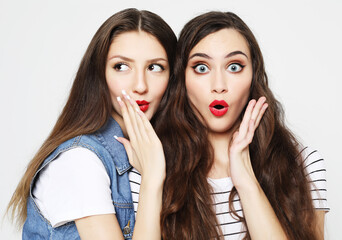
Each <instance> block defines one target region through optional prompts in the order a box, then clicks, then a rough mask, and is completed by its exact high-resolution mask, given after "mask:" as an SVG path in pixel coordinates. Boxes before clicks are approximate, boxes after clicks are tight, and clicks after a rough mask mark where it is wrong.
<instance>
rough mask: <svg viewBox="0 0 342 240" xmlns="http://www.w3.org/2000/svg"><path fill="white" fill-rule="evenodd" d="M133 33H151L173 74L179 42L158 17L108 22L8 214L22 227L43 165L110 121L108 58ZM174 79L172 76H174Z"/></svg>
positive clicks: (136, 15)
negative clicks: (58, 150) (65, 146)
mask: <svg viewBox="0 0 342 240" xmlns="http://www.w3.org/2000/svg"><path fill="white" fill-rule="evenodd" d="M129 31H144V32H147V33H149V34H151V35H153V36H154V37H156V39H157V40H158V41H159V42H160V43H161V45H162V46H163V47H164V49H165V51H166V54H167V57H168V61H169V66H170V72H171V73H172V72H173V62H174V52H175V48H176V43H177V38H176V36H175V34H174V33H173V31H172V29H171V28H170V26H169V25H168V24H167V23H166V22H165V21H164V20H163V19H162V18H160V17H159V16H158V15H156V14H154V13H152V12H149V11H139V10H137V9H133V8H130V9H125V10H122V11H120V12H118V13H116V14H114V15H113V16H111V17H110V18H108V19H107V20H106V21H105V22H104V23H103V24H102V26H101V27H100V28H99V29H98V31H97V32H96V33H95V35H94V37H93V39H92V40H91V42H90V44H89V46H88V49H87V50H86V52H85V54H84V56H83V59H82V61H81V63H80V66H79V69H78V71H77V74H76V77H75V80H74V83H73V86H72V88H71V92H70V95H69V98H68V101H67V103H66V105H65V107H64V109H63V111H62V113H61V114H60V116H59V118H58V120H57V123H56V125H55V126H54V128H53V130H52V132H51V133H50V135H49V137H48V138H47V139H46V141H45V142H44V143H43V145H42V146H41V148H40V149H39V151H38V152H37V154H36V155H35V156H34V158H33V159H32V160H31V162H30V163H29V165H28V167H27V170H26V172H25V174H24V176H23V177H22V179H21V181H20V183H19V185H18V186H17V188H16V190H15V192H14V194H13V196H12V198H11V201H10V203H9V205H8V208H7V211H9V210H10V209H11V210H12V212H11V213H12V217H13V218H14V217H17V222H18V224H19V225H21V224H23V222H24V221H25V219H26V216H27V212H26V211H27V206H26V204H27V199H28V196H29V191H30V184H31V181H32V178H33V176H34V174H35V173H36V171H37V170H38V168H39V166H40V165H41V164H42V162H43V161H44V160H45V159H46V158H47V157H48V156H49V155H50V154H51V153H52V152H53V151H54V150H55V149H56V148H57V147H58V146H59V145H60V144H61V143H63V142H64V141H66V140H68V139H70V138H73V137H75V136H78V135H82V134H90V133H94V132H95V131H97V130H99V129H100V128H101V127H102V126H103V125H104V124H105V123H106V122H107V120H108V118H109V117H110V114H111V111H112V103H111V98H110V94H109V90H108V86H107V84H106V79H105V66H106V61H107V54H108V51H109V47H110V44H111V43H112V41H113V39H114V38H115V37H116V36H118V35H119V34H121V33H124V32H129ZM170 78H172V76H170Z"/></svg>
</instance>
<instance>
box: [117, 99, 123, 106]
mask: <svg viewBox="0 0 342 240" xmlns="http://www.w3.org/2000/svg"><path fill="white" fill-rule="evenodd" d="M116 99H117V100H118V102H119V105H120V106H121V107H122V104H123V103H122V100H121V97H116Z"/></svg>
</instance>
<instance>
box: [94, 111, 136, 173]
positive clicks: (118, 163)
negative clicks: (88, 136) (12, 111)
mask: <svg viewBox="0 0 342 240" xmlns="http://www.w3.org/2000/svg"><path fill="white" fill-rule="evenodd" d="M98 133H99V135H102V138H101V137H100V141H101V143H102V144H103V146H104V147H105V148H106V149H107V150H108V151H109V153H110V154H111V156H112V158H113V160H114V164H115V167H116V170H117V172H118V173H119V175H122V174H124V173H125V172H126V171H127V170H129V169H130V168H131V167H132V166H131V165H130V164H129V161H128V157H127V154H126V150H125V147H124V146H123V145H122V144H121V143H120V142H118V141H117V140H115V138H114V135H116V136H118V137H124V135H123V133H122V130H121V127H120V125H119V124H118V123H117V122H116V121H115V120H114V118H112V117H110V118H109V119H108V121H107V123H106V124H105V125H104V127H102V128H101V129H100V131H99V132H98Z"/></svg>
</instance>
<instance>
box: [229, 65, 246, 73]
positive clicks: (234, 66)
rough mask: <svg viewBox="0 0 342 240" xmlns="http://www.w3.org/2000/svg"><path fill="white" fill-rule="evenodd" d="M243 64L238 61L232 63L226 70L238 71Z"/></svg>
mask: <svg viewBox="0 0 342 240" xmlns="http://www.w3.org/2000/svg"><path fill="white" fill-rule="evenodd" d="M243 67H244V66H242V65H241V64H238V63H232V64H230V65H229V66H228V71H230V72H233V73H236V72H240V71H241V70H242V69H243Z"/></svg>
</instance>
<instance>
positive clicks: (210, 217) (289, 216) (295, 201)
mask: <svg viewBox="0 0 342 240" xmlns="http://www.w3.org/2000/svg"><path fill="white" fill-rule="evenodd" d="M225 28H230V29H235V30H236V31H238V32H239V33H240V34H241V35H242V36H243V37H244V38H245V40H246V41H247V44H248V46H249V50H250V52H251V58H252V65H253V79H252V84H251V87H250V96H249V98H250V99H258V98H259V97H261V96H265V97H266V98H267V102H268V105H269V107H268V110H267V111H266V113H265V115H264V116H263V119H262V121H261V123H260V125H259V127H258V129H257V130H256V132H255V136H254V139H253V142H252V143H251V144H250V146H249V149H250V157H251V161H252V166H253V169H254V173H255V175H256V177H257V179H258V181H259V183H260V185H261V187H262V189H263V191H264V192H265V194H266V196H267V198H268V200H269V202H270V203H271V205H272V207H273V209H274V211H275V213H276V215H277V217H278V219H279V221H280V223H281V225H282V227H283V229H284V231H285V232H286V234H287V236H288V237H289V238H290V239H316V236H315V229H314V227H315V224H313V223H314V220H315V216H314V209H313V204H312V199H311V194H310V188H309V183H308V181H307V178H306V175H305V171H304V168H303V165H302V163H303V159H302V156H301V154H300V152H299V143H298V142H297V140H296V138H295V137H294V135H293V134H292V133H291V132H290V131H289V130H288V129H287V128H286V126H285V124H284V117H283V109H282V107H281V105H280V103H279V102H278V101H277V100H276V99H275V97H274V95H273V94H272V92H271V90H270V89H269V87H268V79H267V75H266V73H265V68H264V61H263V57H262V54H261V51H260V48H259V46H258V43H257V41H256V39H255V37H254V35H253V33H252V32H251V30H250V29H249V28H248V26H247V25H246V24H245V23H244V22H243V21H242V20H241V19H240V18H239V17H238V16H236V15H235V14H233V13H230V12H227V13H223V12H209V13H206V14H203V15H200V16H198V17H196V18H194V19H192V20H191V21H190V22H188V23H187V24H186V25H185V26H184V28H183V30H182V31H181V34H180V37H179V40H178V46H177V52H176V63H175V77H176V81H174V82H172V83H171V84H170V85H169V89H168V90H167V94H168V96H169V99H168V102H166V103H165V104H166V106H165V107H164V111H163V112H162V113H161V115H160V116H159V119H158V122H157V123H156V131H157V133H158V135H159V137H160V139H161V141H162V143H163V146H164V151H165V155H166V161H167V165H166V166H167V176H166V180H165V185H164V195H163V208H162V213H161V225H162V237H163V239H211V238H215V239H220V238H221V231H220V230H219V229H218V227H217V226H218V222H217V219H216V215H215V212H214V209H213V208H212V206H213V205H212V203H213V199H212V195H210V193H212V189H211V187H210V186H209V183H208V181H207V176H208V173H209V170H210V169H211V167H212V165H213V149H212V147H211V145H210V143H209V141H208V129H207V127H206V126H205V125H203V124H202V122H203V121H201V120H200V119H198V117H197V115H196V113H195V112H194V110H193V108H192V107H190V101H189V99H188V97H187V92H186V87H185V68H186V66H187V62H188V57H189V53H190V51H191V50H192V49H193V48H194V47H195V46H196V44H197V43H198V42H199V41H201V39H203V38H204V37H206V36H207V35H209V34H211V33H214V32H217V31H219V30H221V29H225ZM243 114H244V111H243V112H242V113H241V116H240V119H242V116H243ZM236 195H237V191H236V189H235V188H233V190H232V192H231V194H230V197H229V202H230V204H229V208H230V209H231V210H232V211H233V214H234V216H235V217H236V218H239V219H240V220H241V221H242V223H243V224H244V225H245V226H246V228H247V225H246V221H245V219H244V218H243V217H239V216H238V214H237V213H236V212H235V209H234V208H233V204H232V203H233V201H232V200H233V198H234V196H236ZM247 230H248V229H247ZM245 239H250V235H249V233H248V231H247V235H246V237H245Z"/></svg>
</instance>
